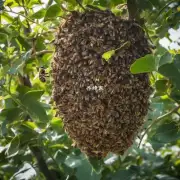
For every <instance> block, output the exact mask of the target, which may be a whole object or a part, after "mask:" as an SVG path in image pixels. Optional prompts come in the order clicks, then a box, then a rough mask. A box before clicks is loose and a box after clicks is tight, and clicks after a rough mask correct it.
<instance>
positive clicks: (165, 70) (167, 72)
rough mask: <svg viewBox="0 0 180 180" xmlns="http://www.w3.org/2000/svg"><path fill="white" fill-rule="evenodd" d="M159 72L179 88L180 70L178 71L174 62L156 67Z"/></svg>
mask: <svg viewBox="0 0 180 180" xmlns="http://www.w3.org/2000/svg"><path fill="white" fill-rule="evenodd" d="M158 71H159V73H161V74H162V75H164V76H166V77H168V78H169V79H170V80H172V82H173V83H174V84H175V86H176V87H177V88H178V89H180V78H179V77H180V71H178V69H177V67H176V66H175V64H174V63H171V64H164V65H162V66H161V67H159V69H158Z"/></svg>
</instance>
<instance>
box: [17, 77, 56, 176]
mask: <svg viewBox="0 0 180 180" xmlns="http://www.w3.org/2000/svg"><path fill="white" fill-rule="evenodd" d="M19 78H20V79H21V82H22V83H23V85H24V86H27V87H30V88H31V87H32V84H31V81H30V79H29V77H28V76H23V77H21V75H19ZM29 148H30V150H31V151H32V153H33V154H34V156H35V158H36V160H37V163H38V166H39V169H40V171H41V172H42V173H43V174H44V176H45V178H46V179H47V180H56V178H55V177H54V176H53V175H52V173H51V171H50V170H49V169H48V166H47V164H46V161H45V159H44V157H43V152H42V150H41V149H40V148H39V147H37V146H32V145H29Z"/></svg>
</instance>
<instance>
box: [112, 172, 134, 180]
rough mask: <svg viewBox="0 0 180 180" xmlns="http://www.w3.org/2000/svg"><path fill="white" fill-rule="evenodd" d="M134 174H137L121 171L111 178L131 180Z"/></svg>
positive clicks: (114, 179)
mask: <svg viewBox="0 0 180 180" xmlns="http://www.w3.org/2000/svg"><path fill="white" fill-rule="evenodd" d="M134 174H135V172H133V171H131V170H119V171H117V172H115V173H114V174H113V175H112V176H111V180H119V179H120V178H121V179H123V180H129V179H131V178H132V177H133V175H134Z"/></svg>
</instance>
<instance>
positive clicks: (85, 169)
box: [76, 157, 102, 180]
mask: <svg viewBox="0 0 180 180" xmlns="http://www.w3.org/2000/svg"><path fill="white" fill-rule="evenodd" d="M76 169H77V171H76V177H77V179H78V180H84V179H86V180H100V179H101V176H102V175H101V174H97V173H96V172H95V171H94V170H93V168H92V166H91V164H90V163H89V162H88V160H87V159H86V158H85V157H84V158H82V160H81V164H80V165H79V166H78V167H77V168H76ZM87 174H88V176H87Z"/></svg>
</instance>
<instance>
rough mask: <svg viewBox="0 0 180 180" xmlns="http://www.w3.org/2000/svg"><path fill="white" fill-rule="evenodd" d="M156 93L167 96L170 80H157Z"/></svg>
mask: <svg viewBox="0 0 180 180" xmlns="http://www.w3.org/2000/svg"><path fill="white" fill-rule="evenodd" d="M155 87H156V91H157V92H158V93H161V94H165V93H166V91H167V89H168V80H166V79H163V80H157V81H156V83H155Z"/></svg>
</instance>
